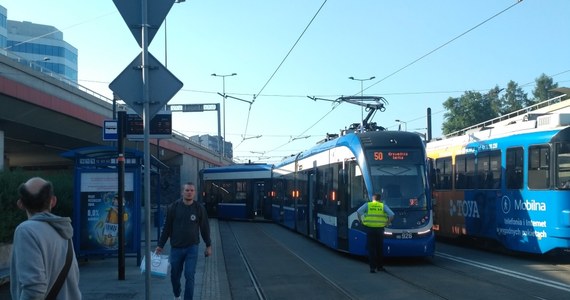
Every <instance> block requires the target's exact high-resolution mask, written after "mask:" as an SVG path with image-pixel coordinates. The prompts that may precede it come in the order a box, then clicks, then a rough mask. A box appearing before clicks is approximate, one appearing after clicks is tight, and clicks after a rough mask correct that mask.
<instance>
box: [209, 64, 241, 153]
mask: <svg viewBox="0 0 570 300" xmlns="http://www.w3.org/2000/svg"><path fill="white" fill-rule="evenodd" d="M236 75H237V73H231V74H216V73H212V76H214V77H222V94H223V97H224V102H222V107H223V110H224V114H223V116H222V119H224V126H223V128H224V140H223V141H222V156H223V157H225V156H226V155H225V153H226V151H225V150H226V147H225V143H226V77H228V76H236Z"/></svg>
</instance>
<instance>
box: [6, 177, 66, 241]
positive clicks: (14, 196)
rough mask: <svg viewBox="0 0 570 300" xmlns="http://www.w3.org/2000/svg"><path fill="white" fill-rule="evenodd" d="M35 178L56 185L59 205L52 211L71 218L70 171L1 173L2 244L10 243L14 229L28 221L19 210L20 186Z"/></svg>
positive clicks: (55, 190)
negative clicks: (40, 178) (41, 178)
mask: <svg viewBox="0 0 570 300" xmlns="http://www.w3.org/2000/svg"><path fill="white" fill-rule="evenodd" d="M34 176H40V177H43V178H45V179H46V180H49V181H51V182H52V183H53V185H54V192H55V195H56V196H57V205H56V206H55V208H54V209H53V210H52V212H53V213H54V214H56V215H60V216H66V217H71V216H72V214H73V174H72V172H70V171H59V172H53V171H52V172H45V171H44V172H37V171H34V172H29V171H21V170H17V171H4V172H0V211H2V217H1V218H0V243H10V242H11V241H12V238H13V234H14V229H16V226H18V224H20V223H21V222H22V221H24V220H26V219H27V216H26V213H25V212H24V211H22V210H20V209H19V208H18V206H17V205H16V201H17V200H18V186H20V184H21V183H23V182H25V181H27V180H28V179H29V178H31V177H34Z"/></svg>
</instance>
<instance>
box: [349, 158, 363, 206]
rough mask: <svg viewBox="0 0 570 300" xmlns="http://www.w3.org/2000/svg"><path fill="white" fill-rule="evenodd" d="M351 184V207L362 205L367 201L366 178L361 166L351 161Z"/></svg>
mask: <svg viewBox="0 0 570 300" xmlns="http://www.w3.org/2000/svg"><path fill="white" fill-rule="evenodd" d="M349 168H350V173H349V185H350V189H349V192H350V207H352V208H355V207H360V206H361V205H362V204H363V203H364V202H366V201H367V198H368V197H367V195H366V188H365V187H364V179H363V178H362V171H361V170H360V166H359V165H357V164H356V163H355V162H350V163H349Z"/></svg>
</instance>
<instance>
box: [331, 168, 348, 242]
mask: <svg viewBox="0 0 570 300" xmlns="http://www.w3.org/2000/svg"><path fill="white" fill-rule="evenodd" d="M334 173H335V174H338V176H339V178H338V181H339V185H338V195H337V199H336V200H337V209H338V210H337V230H338V249H339V250H346V251H348V189H347V187H348V175H347V172H346V171H345V170H344V169H340V170H339V166H338V165H335V169H334Z"/></svg>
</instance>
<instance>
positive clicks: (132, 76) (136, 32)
mask: <svg viewBox="0 0 570 300" xmlns="http://www.w3.org/2000/svg"><path fill="white" fill-rule="evenodd" d="M174 1H175V0H140V1H137V0H129V1H127V0H113V2H114V3H115V6H116V7H117V9H118V10H119V12H120V13H121V16H122V17H123V19H124V20H125V23H126V24H127V26H128V27H129V29H130V30H131V32H132V33H133V36H134V37H135V39H136V41H137V43H138V44H139V46H140V47H141V54H140V55H139V56H137V57H136V58H135V60H133V62H131V64H129V65H128V66H127V68H126V69H125V70H124V71H123V72H122V73H121V74H120V75H119V76H118V77H117V78H116V79H115V80H114V81H113V82H112V83H111V84H110V85H109V88H110V89H111V90H112V91H113V92H115V93H116V94H117V95H119V96H120V97H121V98H122V99H123V100H124V101H125V103H127V104H128V105H129V106H130V107H131V108H132V109H133V110H135V111H136V112H137V113H138V114H139V115H140V116H141V117H142V119H143V128H144V184H143V186H144V193H143V195H144V200H145V201H144V206H145V239H146V241H145V253H146V255H145V257H146V259H145V262H144V263H145V267H146V270H150V269H151V264H150V255H148V253H150V252H151V250H150V242H151V238H150V223H151V222H150V194H151V193H150V169H151V168H150V145H149V136H150V120H151V119H152V117H153V116H154V115H155V114H156V113H157V112H158V111H159V110H160V107H161V106H164V105H166V103H168V101H169V100H170V98H172V97H173V96H174V94H176V92H178V90H180V89H181V88H182V82H180V81H179V80H178V79H176V77H174V76H173V75H172V74H170V72H168V70H166V68H165V67H163V66H162V65H161V64H160V63H159V62H158V61H157V60H156V59H155V58H154V57H153V56H152V55H150V53H149V52H148V45H149V44H150V41H151V40H152V38H153V37H154V35H155V34H156V32H157V31H158V29H159V28H160V25H161V24H162V22H163V21H164V19H165V18H166V15H167V14H168V12H169V11H170V8H172V5H174ZM139 72H140V73H139ZM163 84H165V85H166V86H167V88H166V89H165V88H164V85H163ZM151 100H152V103H151ZM120 182H121V181H119V182H118V183H117V184H120ZM119 205H122V203H119ZM119 253H121V252H120V251H119ZM119 256H121V255H119ZM121 264H123V265H124V257H119V265H120V266H121ZM119 269H121V267H120V268H119ZM121 273H123V274H121ZM121 277H124V270H123V272H121V270H119V279H124V278H121ZM145 283H146V290H145V294H146V300H150V295H151V292H150V283H151V277H150V272H148V271H147V272H146V273H145Z"/></svg>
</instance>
